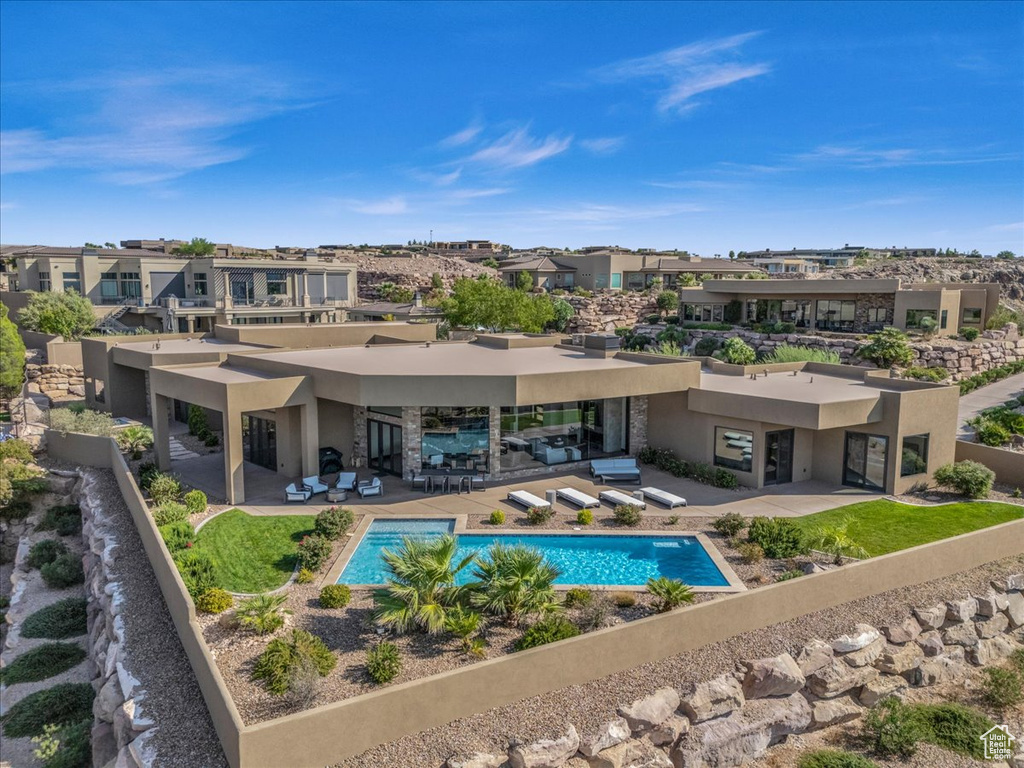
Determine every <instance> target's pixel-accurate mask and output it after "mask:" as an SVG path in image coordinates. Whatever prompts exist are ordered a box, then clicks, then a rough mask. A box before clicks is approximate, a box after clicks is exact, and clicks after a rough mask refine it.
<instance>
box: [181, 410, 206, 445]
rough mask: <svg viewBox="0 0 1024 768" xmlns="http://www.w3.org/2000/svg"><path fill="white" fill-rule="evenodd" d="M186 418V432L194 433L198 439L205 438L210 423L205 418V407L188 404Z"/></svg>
mask: <svg viewBox="0 0 1024 768" xmlns="http://www.w3.org/2000/svg"><path fill="white" fill-rule="evenodd" d="M186 420H187V422H188V433H189V434H190V435H194V436H195V437H198V438H199V439H200V440H205V439H206V436H207V435H209V434H210V423H209V420H208V419H207V418H206V409H204V408H201V407H199V406H198V405H191V404H190V405H189V407H188V416H187V417H186Z"/></svg>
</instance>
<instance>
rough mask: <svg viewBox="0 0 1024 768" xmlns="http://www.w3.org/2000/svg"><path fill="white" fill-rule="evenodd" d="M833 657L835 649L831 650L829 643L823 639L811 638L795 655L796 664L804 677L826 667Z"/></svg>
mask: <svg viewBox="0 0 1024 768" xmlns="http://www.w3.org/2000/svg"><path fill="white" fill-rule="evenodd" d="M834 657H835V651H833V650H832V646H831V645H829V644H828V643H826V642H824V641H823V640H811V641H810V642H809V643H807V645H805V646H804V647H803V648H801V649H800V653H799V654H797V657H796V665H797V666H798V667H799V668H800V672H801V673H803V675H804V676H805V677H806V676H807V675H810V674H813V673H815V672H817V671H818V670H819V669H821V668H822V667H827V666H828V665H829V664H831V663H832V659H833V658H834Z"/></svg>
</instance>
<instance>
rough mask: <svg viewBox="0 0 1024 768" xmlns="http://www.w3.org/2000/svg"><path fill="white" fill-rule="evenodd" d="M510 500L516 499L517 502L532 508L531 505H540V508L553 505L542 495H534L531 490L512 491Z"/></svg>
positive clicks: (509, 495) (509, 496)
mask: <svg viewBox="0 0 1024 768" xmlns="http://www.w3.org/2000/svg"><path fill="white" fill-rule="evenodd" d="M508 500H509V501H514V502H515V503H516V504H519V505H521V506H524V507H526V508H527V509H530V508H531V507H539V508H540V509H548V508H550V507H551V505H550V504H549V503H548V502H546V501H544V499H542V498H541V497H540V496H534V495H533V494H532V493H530V492H529V491H510V492H509V494H508Z"/></svg>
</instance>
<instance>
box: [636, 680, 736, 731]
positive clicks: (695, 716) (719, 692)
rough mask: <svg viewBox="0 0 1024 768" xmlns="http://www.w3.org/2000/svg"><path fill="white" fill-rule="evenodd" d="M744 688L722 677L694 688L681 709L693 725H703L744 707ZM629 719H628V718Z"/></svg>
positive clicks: (685, 697) (681, 705)
mask: <svg viewBox="0 0 1024 768" xmlns="http://www.w3.org/2000/svg"><path fill="white" fill-rule="evenodd" d="M743 701H744V697H743V688H742V687H741V686H740V684H739V681H738V680H736V678H735V677H733V676H732V675H721V676H719V677H716V678H714V679H713V680H708V681H706V682H703V683H697V684H696V685H694V686H693V687H692V690H691V691H690V694H689V695H688V696H684V697H683V699H682V702H681V703H680V709H681V710H682V711H683V712H684V713H685V714H686V716H687V717H689V718H690V721H691V722H693V723H702V722H704V721H705V720H710V719H711V718H713V717H719V716H720V715H724V714H727V713H729V712H731V711H732V710H734V709H736V708H737V707H742V706H743ZM626 719H627V720H628V719H629V718H628V717H627V718H626Z"/></svg>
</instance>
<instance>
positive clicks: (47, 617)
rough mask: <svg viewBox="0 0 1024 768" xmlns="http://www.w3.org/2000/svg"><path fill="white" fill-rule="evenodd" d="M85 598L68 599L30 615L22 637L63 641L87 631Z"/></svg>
mask: <svg viewBox="0 0 1024 768" xmlns="http://www.w3.org/2000/svg"><path fill="white" fill-rule="evenodd" d="M85 606H86V602H85V598H82V597H68V598H65V599H64V600H58V601H57V602H56V603H51V604H50V605H47V606H46V607H45V608H40V609H39V610H38V611H36V612H35V613H33V614H30V615H29V616H28V617H27V618H26V619H25V621H24V622H22V625H21V636H22V637H27V638H46V639H48V640H63V639H65V638H68V637H75V636H76V635H84V634H85V632H86V630H87V625H86V613H85Z"/></svg>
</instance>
